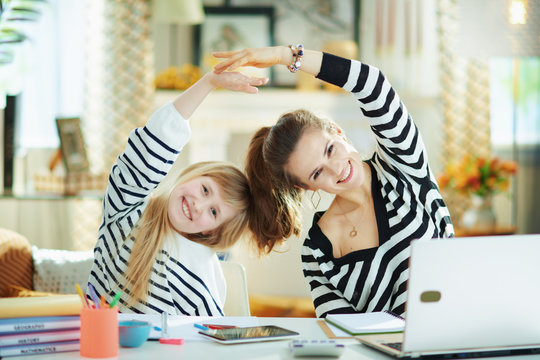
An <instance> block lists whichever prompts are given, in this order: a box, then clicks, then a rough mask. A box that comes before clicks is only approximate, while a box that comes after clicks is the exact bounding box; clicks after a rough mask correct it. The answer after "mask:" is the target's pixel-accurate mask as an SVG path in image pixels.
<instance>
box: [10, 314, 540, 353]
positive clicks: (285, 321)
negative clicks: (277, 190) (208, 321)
mask: <svg viewBox="0 0 540 360" xmlns="http://www.w3.org/2000/svg"><path fill="white" fill-rule="evenodd" d="M258 319H259V323H260V325H277V326H282V327H284V328H288V329H291V330H295V331H298V332H299V333H300V336H299V338H305V339H326V335H324V333H323V331H322V330H321V328H320V326H319V325H318V324H317V319H315V318H265V317H260V318H258ZM339 341H341V342H343V343H344V344H345V345H346V348H345V351H344V353H343V355H342V356H341V357H340V358H339V359H340V360H348V359H357V360H362V359H374V360H379V359H380V360H391V359H393V358H392V357H390V356H387V355H384V354H382V353H379V352H378V351H375V350H372V349H370V348H368V347H366V346H364V345H362V344H360V343H358V342H357V341H356V340H353V339H344V340H339ZM288 345H289V341H288V340H277V341H268V342H260V343H247V344H236V345H222V344H219V343H216V342H213V341H211V340H204V341H191V342H189V341H186V343H185V344H184V345H181V346H178V345H164V344H159V343H158V342H156V341H147V342H146V343H144V344H143V345H142V346H141V347H139V348H122V347H120V351H119V354H118V357H117V358H114V359H130V360H132V359H133V360H139V359H140V360H143V359H144V360H148V359H162V360H165V359H182V360H192V359H193V360H195V359H197V360H199V359H221V360H228V359H232V360H243V359H246V360H247V359H260V360H263V359H264V360H272V359H280V360H289V359H290V360H301V359H308V358H301V357H298V358H295V357H293V356H291V354H290V353H289V351H288ZM509 358H510V357H497V358H494V359H496V360H503V359H509ZM515 358H517V357H515ZM519 358H520V359H522V360H531V359H540V356H538V355H530V356H520V357H519ZM13 359H14V360H50V359H55V360H57V359H58V360H62V359H87V358H83V357H81V356H79V354H78V353H77V352H66V353H57V354H47V355H31V356H17V357H14V358H13ZM312 359H335V358H321V357H318V358H312ZM484 359H487V358H484Z"/></svg>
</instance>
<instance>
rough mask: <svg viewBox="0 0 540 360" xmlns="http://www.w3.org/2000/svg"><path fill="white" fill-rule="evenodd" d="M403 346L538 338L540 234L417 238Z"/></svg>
mask: <svg viewBox="0 0 540 360" xmlns="http://www.w3.org/2000/svg"><path fill="white" fill-rule="evenodd" d="M409 271H410V273H409V283H408V294H407V296H408V298H407V309H406V315H405V318H406V325H405V338H404V343H403V350H404V351H405V352H413V353H414V352H420V353H423V352H426V351H428V352H431V351H433V352H439V351H443V352H444V351H446V350H448V351H452V350H455V349H476V348H496V349H497V348H506V347H527V346H529V347H530V346H531V345H534V344H536V345H538V344H540V311H538V306H539V305H540V235H509V236H489V237H471V238H453V239H433V240H415V241H413V242H412V243H411V257H410V268H409Z"/></svg>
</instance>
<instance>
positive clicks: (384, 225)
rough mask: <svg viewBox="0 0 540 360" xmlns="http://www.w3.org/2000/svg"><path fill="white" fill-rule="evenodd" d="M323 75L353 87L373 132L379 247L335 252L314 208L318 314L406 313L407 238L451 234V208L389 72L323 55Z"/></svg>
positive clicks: (308, 260) (308, 261)
mask: <svg viewBox="0 0 540 360" xmlns="http://www.w3.org/2000/svg"><path fill="white" fill-rule="evenodd" d="M318 78H320V79H322V80H324V81H327V82H329V83H332V84H334V85H337V86H340V87H342V88H344V89H345V90H347V91H350V92H351V93H352V95H353V96H354V98H356V100H357V101H358V103H359V105H360V107H361V110H362V112H363V114H364V116H365V117H366V118H367V120H368V121H369V124H370V126H371V129H372V131H373V132H374V133H375V136H376V140H377V144H376V150H375V153H374V155H373V157H372V158H371V159H369V160H367V163H368V164H369V166H370V167H371V173H372V195H373V202H374V204H375V215H376V218H377V226H378V231H379V246H377V247H375V248H369V249H364V250H358V251H354V252H352V253H349V254H347V255H345V256H343V257H341V258H337V259H336V258H334V256H333V252H332V245H331V244H330V241H329V240H328V238H326V236H325V235H324V234H323V233H322V231H321V229H320V227H319V226H318V225H317V222H318V220H319V219H320V217H321V216H322V214H323V213H316V214H315V216H314V220H313V226H312V227H311V229H310V230H309V233H308V237H307V239H306V240H305V241H304V245H303V247H302V267H303V272H304V276H305V278H306V280H307V281H308V282H309V285H310V287H311V295H312V298H313V302H314V305H315V310H316V314H317V316H318V317H325V316H326V315H327V314H328V313H352V312H372V311H384V310H389V311H392V312H394V313H396V314H400V315H403V314H404V313H405V302H406V293H407V278H408V260H409V254H410V247H409V245H410V241H411V240H413V239H421V238H424V239H425V238H427V239H430V238H442V237H453V236H454V228H453V226H452V222H451V220H450V214H449V212H448V209H447V208H446V205H445V203H444V201H443V199H442V197H441V194H440V192H439V189H438V186H437V183H436V180H435V177H434V176H433V173H432V172H431V170H430V169H429V166H428V161H427V155H426V151H425V148H424V144H423V142H422V138H421V136H420V133H419V132H418V129H417V128H416V125H415V124H414V122H413V120H412V118H411V117H410V115H409V113H408V111H407V108H406V107H405V105H404V104H403V103H402V102H401V100H400V99H399V97H398V95H397V93H396V92H395V90H394V89H393V88H392V87H391V85H390V83H389V82H388V81H387V79H386V78H385V77H384V75H383V74H382V73H381V72H380V71H379V70H378V69H377V68H375V67H372V66H369V65H366V64H362V63H360V62H358V61H355V60H347V59H343V58H339V57H336V56H333V55H329V54H324V56H323V62H322V66H321V71H320V73H319V75H318Z"/></svg>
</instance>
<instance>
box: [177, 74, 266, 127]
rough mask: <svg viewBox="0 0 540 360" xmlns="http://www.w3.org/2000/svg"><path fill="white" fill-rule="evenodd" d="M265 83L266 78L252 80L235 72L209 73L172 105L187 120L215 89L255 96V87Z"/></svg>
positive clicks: (252, 78)
mask: <svg viewBox="0 0 540 360" xmlns="http://www.w3.org/2000/svg"><path fill="white" fill-rule="evenodd" d="M267 82H268V79H267V78H254V77H249V76H246V75H243V74H240V73H237V72H225V73H221V74H217V73H214V72H209V73H207V74H206V75H204V76H203V77H202V78H201V79H200V80H199V81H198V82H196V83H195V84H194V85H192V86H191V87H190V88H189V89H187V90H186V91H184V92H183V93H182V94H181V95H180V96H178V98H176V100H174V102H173V104H174V107H175V108H176V110H178V112H179V113H180V115H182V117H183V118H184V119H189V118H190V117H191V115H192V114H193V112H194V111H195V109H197V108H198V107H199V105H200V104H201V103H202V102H203V100H204V99H205V98H206V96H208V94H210V93H211V92H212V90H214V89H215V88H218V87H221V88H224V89H228V90H234V91H242V92H246V93H250V94H255V93H257V91H258V89H257V86H261V85H264V84H266V83H267Z"/></svg>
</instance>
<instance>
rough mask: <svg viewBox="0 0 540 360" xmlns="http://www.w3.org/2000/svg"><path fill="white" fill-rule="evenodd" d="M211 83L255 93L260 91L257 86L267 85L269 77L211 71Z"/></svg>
mask: <svg viewBox="0 0 540 360" xmlns="http://www.w3.org/2000/svg"><path fill="white" fill-rule="evenodd" d="M208 74H209V75H210V83H211V84H212V86H214V87H221V88H224V89H228V90H234V91H243V92H246V93H250V94H255V93H257V92H258V91H259V89H258V88H257V86H262V85H265V84H266V83H267V82H268V78H255V77H251V76H247V75H244V74H241V73H238V72H229V71H227V72H223V73H221V74H217V73H213V72H210V73H208Z"/></svg>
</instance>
